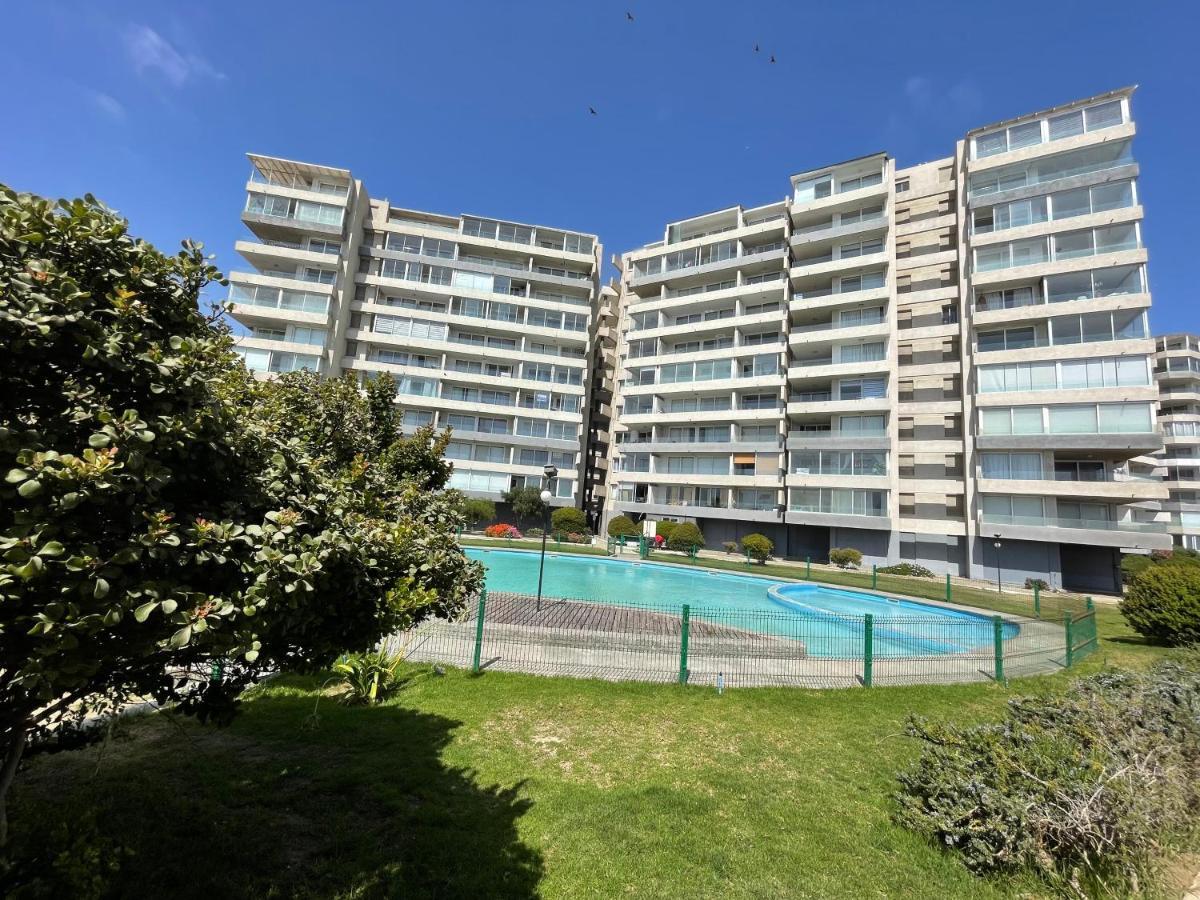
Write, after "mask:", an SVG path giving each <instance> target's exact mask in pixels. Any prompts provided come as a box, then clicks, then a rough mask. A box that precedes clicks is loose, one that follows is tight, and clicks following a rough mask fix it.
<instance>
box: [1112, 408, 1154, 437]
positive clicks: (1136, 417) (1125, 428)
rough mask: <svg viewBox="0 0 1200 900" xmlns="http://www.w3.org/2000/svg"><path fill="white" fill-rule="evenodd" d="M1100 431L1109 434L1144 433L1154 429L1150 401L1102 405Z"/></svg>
mask: <svg viewBox="0 0 1200 900" xmlns="http://www.w3.org/2000/svg"><path fill="white" fill-rule="evenodd" d="M1099 420H1100V431H1102V432H1105V433H1109V434H1129V433H1144V432H1150V431H1153V430H1154V424H1153V415H1152V413H1151V410H1150V405H1149V404H1148V403H1112V404H1105V405H1102V406H1101V407H1100V418H1099Z"/></svg>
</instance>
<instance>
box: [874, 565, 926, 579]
mask: <svg viewBox="0 0 1200 900" xmlns="http://www.w3.org/2000/svg"><path fill="white" fill-rule="evenodd" d="M878 571H879V574H880V575H909V576H912V577H914V578H932V577H933V572H932V571H930V570H929V569H927V568H925V567H924V566H918V565H917V564H916V563H910V562H902V563H896V564H895V565H894V566H884V567H882V568H881V569H879V570H878Z"/></svg>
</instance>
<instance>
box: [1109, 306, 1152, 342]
mask: <svg viewBox="0 0 1200 900" xmlns="http://www.w3.org/2000/svg"><path fill="white" fill-rule="evenodd" d="M1112 321H1113V333H1114V335H1115V337H1116V338H1117V339H1118V340H1129V339H1132V338H1144V337H1145V336H1146V316H1145V313H1143V312H1142V311H1141V310H1134V311H1129V312H1126V311H1120V310H1118V311H1117V312H1114V313H1113V314H1112Z"/></svg>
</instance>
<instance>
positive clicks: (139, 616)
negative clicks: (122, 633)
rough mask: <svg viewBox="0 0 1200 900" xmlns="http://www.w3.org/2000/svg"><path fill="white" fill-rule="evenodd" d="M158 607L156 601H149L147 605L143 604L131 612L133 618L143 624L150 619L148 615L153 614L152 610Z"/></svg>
mask: <svg viewBox="0 0 1200 900" xmlns="http://www.w3.org/2000/svg"><path fill="white" fill-rule="evenodd" d="M156 606H158V601H157V600H151V601H150V602H149V603H143V604H142V605H141V606H139V607H138V608H137V609H135V610H134V611H133V618H134V619H136V620H137V621H138V622H145V621H146V620H147V619H148V618H150V613H152V612H154V608H155V607H156Z"/></svg>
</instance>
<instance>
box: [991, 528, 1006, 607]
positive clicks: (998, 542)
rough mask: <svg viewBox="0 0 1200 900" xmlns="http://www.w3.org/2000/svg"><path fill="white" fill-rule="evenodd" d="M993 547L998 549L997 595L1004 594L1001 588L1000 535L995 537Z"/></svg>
mask: <svg viewBox="0 0 1200 900" xmlns="http://www.w3.org/2000/svg"><path fill="white" fill-rule="evenodd" d="M993 538H994V540H993V542H992V546H993V547H995V548H996V593H997V594H1003V593H1004V590H1003V589H1002V588H1001V587H1000V547H1001V544H1000V535H998V534H997V535H994V536H993Z"/></svg>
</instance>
